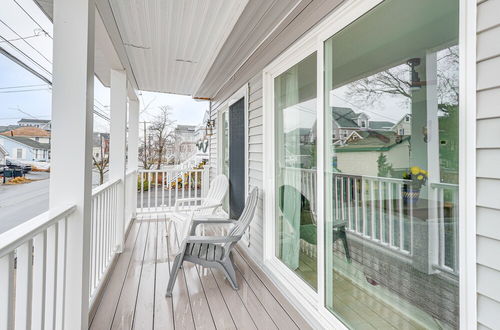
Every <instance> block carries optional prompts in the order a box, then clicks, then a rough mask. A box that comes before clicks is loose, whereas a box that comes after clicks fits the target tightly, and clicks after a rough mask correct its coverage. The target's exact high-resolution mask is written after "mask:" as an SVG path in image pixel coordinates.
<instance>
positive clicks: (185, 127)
mask: <svg viewBox="0 0 500 330" xmlns="http://www.w3.org/2000/svg"><path fill="white" fill-rule="evenodd" d="M195 129H196V126H195V125H177V127H176V128H175V130H176V131H177V130H179V131H194V130H195Z"/></svg>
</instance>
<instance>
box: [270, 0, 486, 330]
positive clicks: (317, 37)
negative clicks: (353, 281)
mask: <svg viewBox="0 0 500 330" xmlns="http://www.w3.org/2000/svg"><path fill="white" fill-rule="evenodd" d="M382 1H383V0H351V1H347V2H346V3H344V4H342V5H341V6H340V7H339V8H337V9H336V10H335V11H334V12H333V13H332V14H331V15H330V16H329V17H327V18H326V19H325V20H323V22H321V23H320V24H318V25H317V26H316V27H315V28H313V29H312V30H311V31H310V32H308V33H307V34H306V35H304V36H303V37H302V38H301V39H300V40H299V41H297V42H296V43H294V44H293V45H292V46H291V47H289V48H288V49H287V50H286V51H285V52H284V53H282V54H281V55H280V56H279V57H278V58H276V59H275V60H274V61H273V62H272V63H271V64H270V65H268V66H267V67H266V68H265V69H264V70H263V116H264V122H263V126H264V141H265V142H264V211H263V213H264V221H263V224H264V228H263V229H264V233H263V254H264V255H263V257H264V258H263V259H264V270H265V271H266V273H267V274H268V275H269V276H270V277H271V278H272V279H274V280H275V282H276V283H277V285H278V287H279V288H280V289H282V291H284V294H285V295H286V296H287V298H289V299H290V300H291V301H292V303H294V304H296V305H297V306H300V307H301V308H302V310H303V311H304V314H305V315H304V316H306V318H307V319H308V321H310V322H311V324H313V325H315V326H319V327H324V328H331V327H334V328H337V329H347V328H346V327H345V325H344V324H343V323H342V322H340V320H339V319H337V318H336V317H335V316H334V315H333V314H332V313H331V312H330V311H329V310H327V309H326V308H325V304H324V301H325V292H324V237H323V236H324V235H323V234H322V233H323V232H324V229H323V228H324V223H323V220H321V219H324V201H323V199H324V191H323V189H322V187H323V186H324V157H323V152H322V150H324V127H323V125H317V141H318V144H317V149H318V150H319V151H321V152H318V153H317V155H318V158H317V161H318V164H317V168H318V176H317V178H318V182H317V196H318V199H317V207H318V210H317V212H318V220H319V221H318V232H319V233H320V234H319V235H318V245H317V251H318V252H317V258H318V259H317V260H318V292H315V291H314V290H313V289H311V288H310V287H309V286H308V285H307V284H305V282H304V281H303V280H302V279H301V278H300V277H299V276H298V275H297V274H295V273H294V272H293V271H292V270H290V269H289V268H288V267H286V266H285V265H284V264H283V263H282V262H281V261H280V260H279V259H278V258H277V257H276V256H275V246H276V237H275V118H274V87H273V86H274V83H273V82H274V78H275V77H277V76H278V75H280V74H281V73H283V72H284V71H286V70H287V69H289V68H290V67H292V66H293V65H295V64H297V63H298V62H300V61H301V60H302V59H304V58H305V57H307V56H309V55H310V54H312V53H314V52H317V87H318V88H317V120H318V123H323V120H324V113H323V104H324V100H323V98H324V97H323V65H324V63H323V54H324V50H323V46H324V42H325V41H326V40H327V39H328V38H330V37H331V36H333V35H334V34H336V33H337V32H339V31H340V30H341V29H343V28H344V27H346V26H347V25H349V24H350V23H352V22H353V21H355V20H356V19H357V18H359V17H361V16H362V15H364V14H365V13H366V12H368V11H369V10H370V9H372V8H374V7H375V6H376V5H378V4H380V3H381V2H382ZM458 1H460V22H459V23H460V24H459V25H460V31H459V51H460V72H459V84H460V104H461V111H460V129H459V139H460V151H461V152H460V159H459V168H460V173H459V181H460V188H459V191H460V201H459V215H460V220H459V228H460V232H459V235H460V244H459V245H460V246H459V254H460V324H461V328H462V329H472V328H473V327H475V326H476V322H477V312H476V245H475V241H476V237H475V236H476V228H475V161H476V160H475V122H476V121H475V118H476V110H475V109H476V104H475V98H476V94H475V81H476V77H475V68H476V63H475V62H476V60H475V56H476V55H475V51H476V48H475V38H476V34H475V33H476V30H475V29H476V18H475V16H476V3H475V2H472V1H467V0H458ZM466 219H469V220H468V221H466Z"/></svg>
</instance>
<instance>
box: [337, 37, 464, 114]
mask: <svg viewBox="0 0 500 330" xmlns="http://www.w3.org/2000/svg"><path fill="white" fill-rule="evenodd" d="M437 61H438V69H437V80H438V81H437V89H438V93H437V94H438V106H439V109H440V110H441V111H443V112H448V111H449V109H450V106H456V105H457V104H458V63H459V57H458V47H457V46H453V47H449V48H447V49H444V50H442V51H440V52H439V53H438V58H437ZM411 86H412V81H411V66H410V65H409V64H408V63H404V64H401V65H398V66H395V67H392V68H390V69H387V70H385V71H381V72H378V73H376V74H374V75H371V76H369V77H365V78H362V79H360V80H357V81H355V82H353V83H351V84H349V85H348V90H347V92H346V96H347V98H348V99H350V100H352V101H353V102H354V103H356V104H359V105H360V106H366V105H369V106H371V105H373V104H374V103H376V102H378V101H379V100H380V97H382V96H383V95H393V96H398V95H399V96H404V97H405V98H404V101H403V102H410V100H411V97H412V92H411Z"/></svg>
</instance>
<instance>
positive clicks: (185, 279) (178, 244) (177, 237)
mask: <svg viewBox="0 0 500 330" xmlns="http://www.w3.org/2000/svg"><path fill="white" fill-rule="evenodd" d="M173 225H174V230H175V240H176V241H177V248H179V247H180V245H181V242H179V236H178V234H177V225H176V224H175V223H173ZM182 263H183V262H182V261H181V266H182ZM181 270H182V275H183V276H184V285H185V286H186V291H187V298H188V302H189V310H190V311H191V318H192V319H193V324H194V327H195V328H196V322H195V318H194V314H193V304H192V303H191V295H190V294H189V286H188V277H187V276H186V269H185V268H184V266H182V268H181ZM179 275H180V274H177V276H179ZM214 327H215V324H214Z"/></svg>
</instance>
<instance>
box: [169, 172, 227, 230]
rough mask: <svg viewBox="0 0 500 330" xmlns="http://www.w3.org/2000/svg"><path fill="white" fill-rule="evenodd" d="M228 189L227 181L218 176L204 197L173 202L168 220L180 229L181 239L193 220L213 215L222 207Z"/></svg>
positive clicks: (222, 176) (223, 177)
mask: <svg viewBox="0 0 500 330" xmlns="http://www.w3.org/2000/svg"><path fill="white" fill-rule="evenodd" d="M228 188H229V181H228V179H227V177H226V176H225V175H224V174H220V175H218V176H217V177H216V178H215V179H214V180H213V181H212V182H211V184H210V189H209V190H208V193H207V196H206V197H194V198H180V199H177V200H176V201H175V205H174V212H173V213H172V215H171V217H170V220H171V221H175V222H176V223H177V224H178V226H177V227H180V228H182V230H181V233H182V234H181V235H180V237H181V239H182V238H183V237H184V236H185V234H187V229H188V228H189V224H190V223H191V220H192V219H193V218H195V217H196V218H198V217H200V216H209V215H214V214H215V212H216V211H217V209H218V208H219V207H221V206H222V203H223V201H224V197H225V196H226V194H227V191H228ZM171 221H169V226H168V228H167V236H168V234H169V233H170V226H171Z"/></svg>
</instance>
